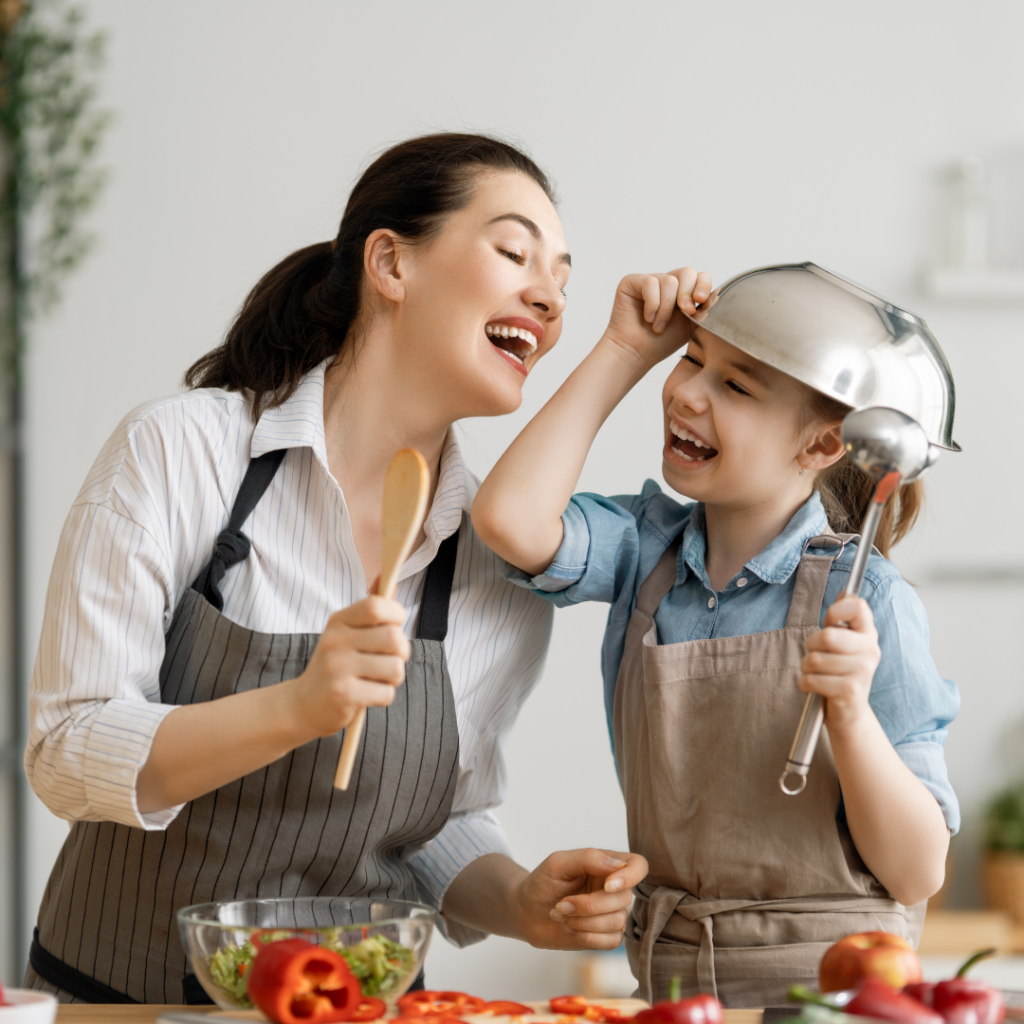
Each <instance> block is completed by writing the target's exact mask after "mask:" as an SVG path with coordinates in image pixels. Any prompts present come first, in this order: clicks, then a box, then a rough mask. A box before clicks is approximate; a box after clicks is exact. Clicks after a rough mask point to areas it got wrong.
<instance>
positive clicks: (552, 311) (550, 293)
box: [526, 281, 565, 320]
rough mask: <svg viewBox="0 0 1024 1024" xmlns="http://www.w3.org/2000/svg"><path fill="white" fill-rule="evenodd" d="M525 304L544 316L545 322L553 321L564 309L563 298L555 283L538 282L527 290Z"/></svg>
mask: <svg viewBox="0 0 1024 1024" xmlns="http://www.w3.org/2000/svg"><path fill="white" fill-rule="evenodd" d="M526 304H527V305H528V306H532V307H533V308H534V309H535V310H537V312H538V313H543V314H545V319H546V320H554V319H555V317H558V316H561V315H562V311H563V310H564V309H565V296H564V295H563V294H562V290H561V288H559V287H558V282H557V281H538V282H536V283H534V284H532V285H531V286H530V288H529V289H528V291H527V295H526Z"/></svg>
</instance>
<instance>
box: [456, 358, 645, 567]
mask: <svg viewBox="0 0 1024 1024" xmlns="http://www.w3.org/2000/svg"><path fill="white" fill-rule="evenodd" d="M646 369H647V367H646V366H644V365H642V363H641V361H640V360H639V359H638V358H636V356H635V355H633V354H631V353H630V352H628V351H627V350H625V349H624V348H623V347H622V346H620V345H618V344H616V343H615V342H613V341H610V340H609V339H608V338H602V339H601V340H600V341H599V342H598V343H597V345H596V346H595V347H594V350H593V351H592V352H591V353H590V354H589V355H588V356H587V357H586V359H584V360H583V362H582V363H580V365H579V366H578V367H577V368H576V369H575V370H574V371H573V373H572V375H571V376H570V377H569V378H568V380H566V382H565V383H564V384H563V385H562V386H561V387H560V388H559V389H558V391H557V392H555V394H554V396H553V397H552V398H551V400H550V401H549V402H548V403H547V405H545V406H544V408H543V409H541V411H540V412H539V413H538V414H537V415H536V416H535V417H534V418H533V419H532V420H531V421H530V422H529V423H528V424H527V425H526V427H525V428H524V429H523V431H522V433H520V435H519V436H518V437H517V438H516V439H515V441H513V442H512V445H511V446H510V447H509V449H508V451H506V452H505V454H504V455H502V457H501V458H500V459H499V460H498V463H497V465H495V467H494V469H492V470H491V472H490V473H489V474H488V476H487V479H486V480H484V482H483V484H482V485H481V486H480V490H479V491H478V492H477V496H476V499H475V500H474V502H473V528H474V529H475V530H476V532H477V534H479V536H480V537H481V538H482V540H483V541H484V543H485V544H487V545H488V547H490V548H491V549H492V550H493V551H495V552H497V553H498V554H499V555H500V556H501V557H502V558H504V559H505V560H506V561H507V562H511V563H512V565H515V566H517V567H518V568H520V569H522V570H524V571H525V572H528V573H530V574H531V575H533V574H536V573H540V572H543V571H544V570H545V569H546V568H547V567H548V566H549V565H550V564H551V560H552V558H554V556H555V553H556V552H557V551H558V548H559V545H560V544H561V543H562V513H563V512H564V511H565V509H566V506H567V505H568V504H569V499H570V498H571V497H572V494H573V491H574V490H575V488H576V484H577V481H578V480H579V477H580V473H581V471H582V470H583V463H584V462H585V461H586V458H587V453H588V452H589V451H590V446H591V445H592V444H593V442H594V438H595V437H596V436H597V432H598V431H599V430H600V429H601V426H602V424H603V423H604V421H605V420H606V419H607V418H608V416H609V414H610V413H611V412H612V410H613V409H614V408H615V407H616V406H617V405H618V404H619V402H621V401H622V399H623V398H624V397H625V396H626V395H627V394H628V393H629V391H630V389H631V388H632V387H633V386H634V385H635V384H636V383H637V382H638V381H639V380H640V379H641V378H642V377H643V375H644V373H645V372H646Z"/></svg>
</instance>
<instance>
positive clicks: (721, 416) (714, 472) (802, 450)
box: [662, 328, 842, 509]
mask: <svg viewBox="0 0 1024 1024" xmlns="http://www.w3.org/2000/svg"><path fill="white" fill-rule="evenodd" d="M662 400H663V403H664V408H665V447H664V450H663V453H662V454H663V463H662V468H663V472H664V475H665V481H666V482H667V483H668V484H669V486H671V487H672V488H673V490H676V491H679V492H680V493H681V494H685V495H687V496H688V497H691V498H695V499H696V500H698V501H703V502H705V503H706V504H708V505H717V506H719V507H723V508H733V509H742V508H750V509H755V508H758V507H759V506H760V507H764V506H765V505H774V504H775V503H776V502H777V501H780V500H781V501H783V502H787V503H788V502H793V501H802V500H804V499H806V497H807V496H808V495H809V494H810V492H811V488H812V486H813V480H814V473H813V471H814V470H816V469H819V468H822V467H821V466H819V465H818V463H819V462H821V461H822V460H824V461H825V462H834V461H835V459H836V458H838V457H839V456H840V455H841V454H842V446H841V443H839V442H838V441H837V439H833V438H831V433H832V432H829V444H826V448H829V445H830V444H831V446H832V447H835V444H838V445H839V447H838V449H837V451H836V452H833V453H832V454H834V458H831V457H829V456H827V455H825V454H824V453H818V452H815V451H811V452H808V446H811V447H812V448H813V447H814V445H815V439H816V437H817V434H818V433H819V432H820V431H821V429H823V428H821V427H820V425H819V426H818V427H816V428H815V427H812V428H807V427H805V426H804V424H803V409H804V406H805V404H806V397H805V395H804V393H803V391H802V390H801V386H800V385H799V384H798V383H797V382H796V381H795V380H794V379H793V378H792V377H790V376H789V375H788V374H785V373H782V372H780V371H779V370H775V369H773V368H772V367H770V366H766V365H765V364H764V363H762V362H760V361H758V360H757V359H754V358H752V357H751V356H748V355H747V354H746V353H744V352H742V351H740V350H739V349H738V348H735V347H734V346H733V345H730V344H728V343H727V342H725V341H722V340H721V339H720V338H716V337H715V336H714V335H711V334H708V333H707V332H706V331H704V330H702V329H700V328H697V330H696V332H695V334H694V336H693V338H692V339H691V340H690V343H689V345H688V346H687V349H686V352H685V354H684V355H683V357H682V359H681V360H680V361H679V363H678V365H677V366H676V367H675V369H674V370H673V371H672V373H671V374H670V375H669V378H668V380H667V381H666V382H665V387H664V389H663V392H662ZM837 436H838V435H837ZM832 442H835V443H834V444H833V443H832ZM801 466H806V467H807V468H808V469H810V470H812V472H810V473H808V474H807V475H806V476H801V475H800V469H801Z"/></svg>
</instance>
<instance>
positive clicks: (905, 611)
mask: <svg viewBox="0 0 1024 1024" xmlns="http://www.w3.org/2000/svg"><path fill="white" fill-rule="evenodd" d="M562 523H563V525H564V527H565V536H564V538H563V540H562V544H561V547H560V548H559V549H558V552H557V553H556V554H555V557H554V560H553V561H552V563H551V565H550V566H548V568H547V570H546V571H545V572H544V573H542V574H541V575H539V576H534V577H533V578H530V577H529V576H527V575H526V574H525V573H523V572H521V571H520V570H518V569H515V568H514V567H512V566H509V567H508V570H507V572H506V576H507V578H508V579H510V580H511V581H512V582H513V583H516V584H518V585H519V586H522V587H526V588H528V589H530V590H534V591H536V592H537V593H538V594H539V595H540V596H541V597H544V598H547V599H548V600H550V601H551V602H552V603H554V604H556V605H558V606H565V605H572V604H579V603H581V602H583V601H606V602H607V603H608V604H610V605H611V611H610V612H609V614H608V624H607V627H606V628H605V635H604V643H603V646H602V652H601V671H602V675H603V676H604V699H605V711H606V714H607V716H608V730H609V733H611V732H612V725H611V722H612V709H613V707H614V699H615V683H616V679H617V678H618V674H619V664H620V662H621V661H622V656H623V650H624V647H625V642H626V627H627V626H628V624H629V620H630V617H631V616H632V614H633V610H634V608H635V607H636V599H637V593H638V592H639V590H640V586H641V585H642V584H643V582H644V580H646V579H647V577H648V576H649V575H650V574H651V572H652V571H653V569H654V567H655V565H657V563H658V560H659V559H660V558H661V556H662V554H663V552H664V551H665V549H666V548H667V547H669V545H670V544H672V542H673V541H674V540H675V538H676V537H677V536H678V535H679V534H680V533H682V535H683V539H682V543H681V544H680V549H679V560H678V563H677V568H676V581H675V584H674V586H673V588H672V590H671V591H670V592H669V593H668V595H667V596H666V597H665V599H664V600H663V601H662V602H661V604H660V605H659V606H658V610H657V612H656V613H655V616H654V621H655V623H656V625H657V627H658V641H659V643H662V644H674V643H679V642H681V641H684V640H704V639H710V638H718V637H734V636H743V635H745V634H749V633H761V632H768V631H770V630H775V629H782V628H783V627H784V626H785V624H786V617H787V615H788V614H789V605H790V602H791V600H792V597H793V588H794V585H795V570H796V567H797V565H798V564H799V562H800V557H801V555H802V553H803V549H804V544H805V542H806V541H807V540H808V539H809V538H811V537H815V536H818V535H819V534H821V533H823V532H824V531H825V528H826V526H827V523H828V521H827V519H826V516H825V510H824V509H823V507H822V504H821V499H820V497H819V496H818V494H817V492H815V493H814V494H812V495H811V497H810V498H808V499H807V501H806V503H805V504H804V505H803V506H801V508H800V509H799V510H798V511H797V512H796V514H795V515H794V516H793V518H792V519H791V520H790V521H789V523H788V525H787V526H786V528H785V530H783V531H782V533H781V534H779V536H778V537H776V538H775V540H773V541H772V542H771V543H770V544H769V545H768V546H767V547H766V548H765V549H764V550H763V551H762V552H761V553H760V554H759V555H756V556H755V557H754V558H751V559H750V561H748V562H747V563H746V565H745V566H744V567H743V569H741V570H740V572H738V573H737V574H736V575H735V576H734V577H733V578H732V579H731V580H730V581H729V584H728V585H727V586H726V587H725V589H724V590H721V591H719V592H717V593H716V592H715V591H714V590H713V589H712V587H711V584H710V582H709V580H708V575H707V571H706V570H705V568H704V554H705V544H706V540H705V530H704V507H703V505H701V504H693V503H691V504H687V505H682V504H680V503H679V502H677V501H675V500H673V499H672V498H670V497H669V496H668V495H667V494H665V493H663V492H662V490H661V488H660V487H659V486H658V485H657V484H656V483H655V482H654V481H653V480H648V481H646V483H645V484H644V487H643V490H642V491H641V492H640V494H632V495H622V496H618V497H613V498H606V497H603V496H601V495H599V494H576V495H574V496H573V498H572V500H571V501H570V503H569V507H568V508H567V509H566V510H565V513H564V514H563V515H562ZM856 546H857V542H856V541H853V542H851V543H849V544H847V546H846V549H845V550H844V551H843V553H842V555H841V556H840V557H839V558H837V559H836V561H835V562H834V563H833V565H832V570H831V572H830V573H829V580H828V585H827V586H826V589H825V600H824V602H823V604H822V613H821V614H822V618H824V615H825V612H826V610H827V609H828V606H829V605H831V604H832V603H833V602H834V601H835V600H836V599H837V598H838V597H839V594H840V592H841V591H842V589H843V587H845V585H846V581H847V579H848V578H849V573H850V567H851V564H852V562H853V556H854V553H855V549H856ZM861 597H863V598H864V599H865V600H866V601H867V602H868V604H869V605H870V606H871V611H872V613H873V615H874V617H875V627H876V628H877V630H878V642H879V646H880V647H881V650H882V660H881V662H880V663H879V666H878V669H877V670H876V671H875V677H874V680H873V682H872V685H871V695H870V697H869V703H870V705H871V708H872V709H873V710H874V712H875V715H876V716H877V717H878V720H879V722H880V723H881V725H882V728H883V729H884V730H885V734H886V735H887V736H888V737H889V740H890V742H891V743H892V744H893V746H894V747H895V748H896V753H897V754H899V756H900V758H901V759H902V760H903V763H904V764H906V766H907V767H908V768H909V769H910V770H911V771H912V772H913V773H914V774H915V775H916V776H917V778H919V779H920V780H921V782H922V783H923V784H924V786H925V787H926V788H927V789H928V790H929V791H930V792H931V793H932V794H933V795H934V796H935V799H936V800H937V801H938V802H939V805H940V806H941V808H942V811H943V814H944V815H945V817H946V824H947V825H948V826H949V828H950V830H951V831H952V832H954V833H955V832H956V831H957V830H958V829H959V827H960V807H959V803H958V802H957V798H956V794H955V793H954V792H953V789H952V787H951V786H950V784H949V778H948V775H947V772H946V762H945V758H944V756H943V752H942V746H943V744H944V743H945V740H946V730H947V726H948V725H949V723H950V722H951V721H952V720H953V719H954V718H955V717H956V715H957V712H958V711H959V709H960V694H959V692H958V691H957V688H956V686H955V685H954V684H953V683H951V682H950V681H949V680H946V679H943V678H942V677H941V676H940V675H939V673H938V671H937V669H936V668H935V663H934V662H933V661H932V658H931V654H930V653H929V650H928V618H927V616H926V614H925V610H924V606H923V605H922V604H921V601H920V599H919V598H918V596H917V594H916V593H915V592H914V589H913V588H912V587H911V586H910V584H908V583H907V582H906V581H905V580H904V579H903V577H902V576H901V575H900V573H899V570H898V569H897V568H896V566H895V565H893V563H892V562H890V561H889V560H888V559H886V558H883V557H882V556H881V555H879V554H878V553H877V552H876V553H873V554H872V555H871V556H870V558H869V559H868V565H867V571H866V573H865V575H864V583H863V586H862V587H861ZM612 742H613V746H614V737H613V741H612Z"/></svg>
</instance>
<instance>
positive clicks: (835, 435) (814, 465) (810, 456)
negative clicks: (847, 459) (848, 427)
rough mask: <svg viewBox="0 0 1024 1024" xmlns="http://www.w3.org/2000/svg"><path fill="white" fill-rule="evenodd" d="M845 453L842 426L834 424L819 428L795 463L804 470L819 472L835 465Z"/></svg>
mask: <svg viewBox="0 0 1024 1024" xmlns="http://www.w3.org/2000/svg"><path fill="white" fill-rule="evenodd" d="M845 451H846V447H845V445H844V444H843V435H842V424H839V423H836V424H834V425H833V426H831V427H819V428H818V429H817V430H816V431H815V433H814V434H813V435H812V437H811V440H810V443H809V444H808V445H807V446H806V447H805V448H804V450H803V451H802V452H801V453H800V455H799V456H798V458H797V461H798V462H799V463H800V465H801V466H802V467H803V468H804V469H809V470H817V471H820V470H822V469H828V467H829V466H832V465H834V464H835V463H837V462H838V461H839V460H840V459H841V458H842V457H843V454H844V452H845Z"/></svg>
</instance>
